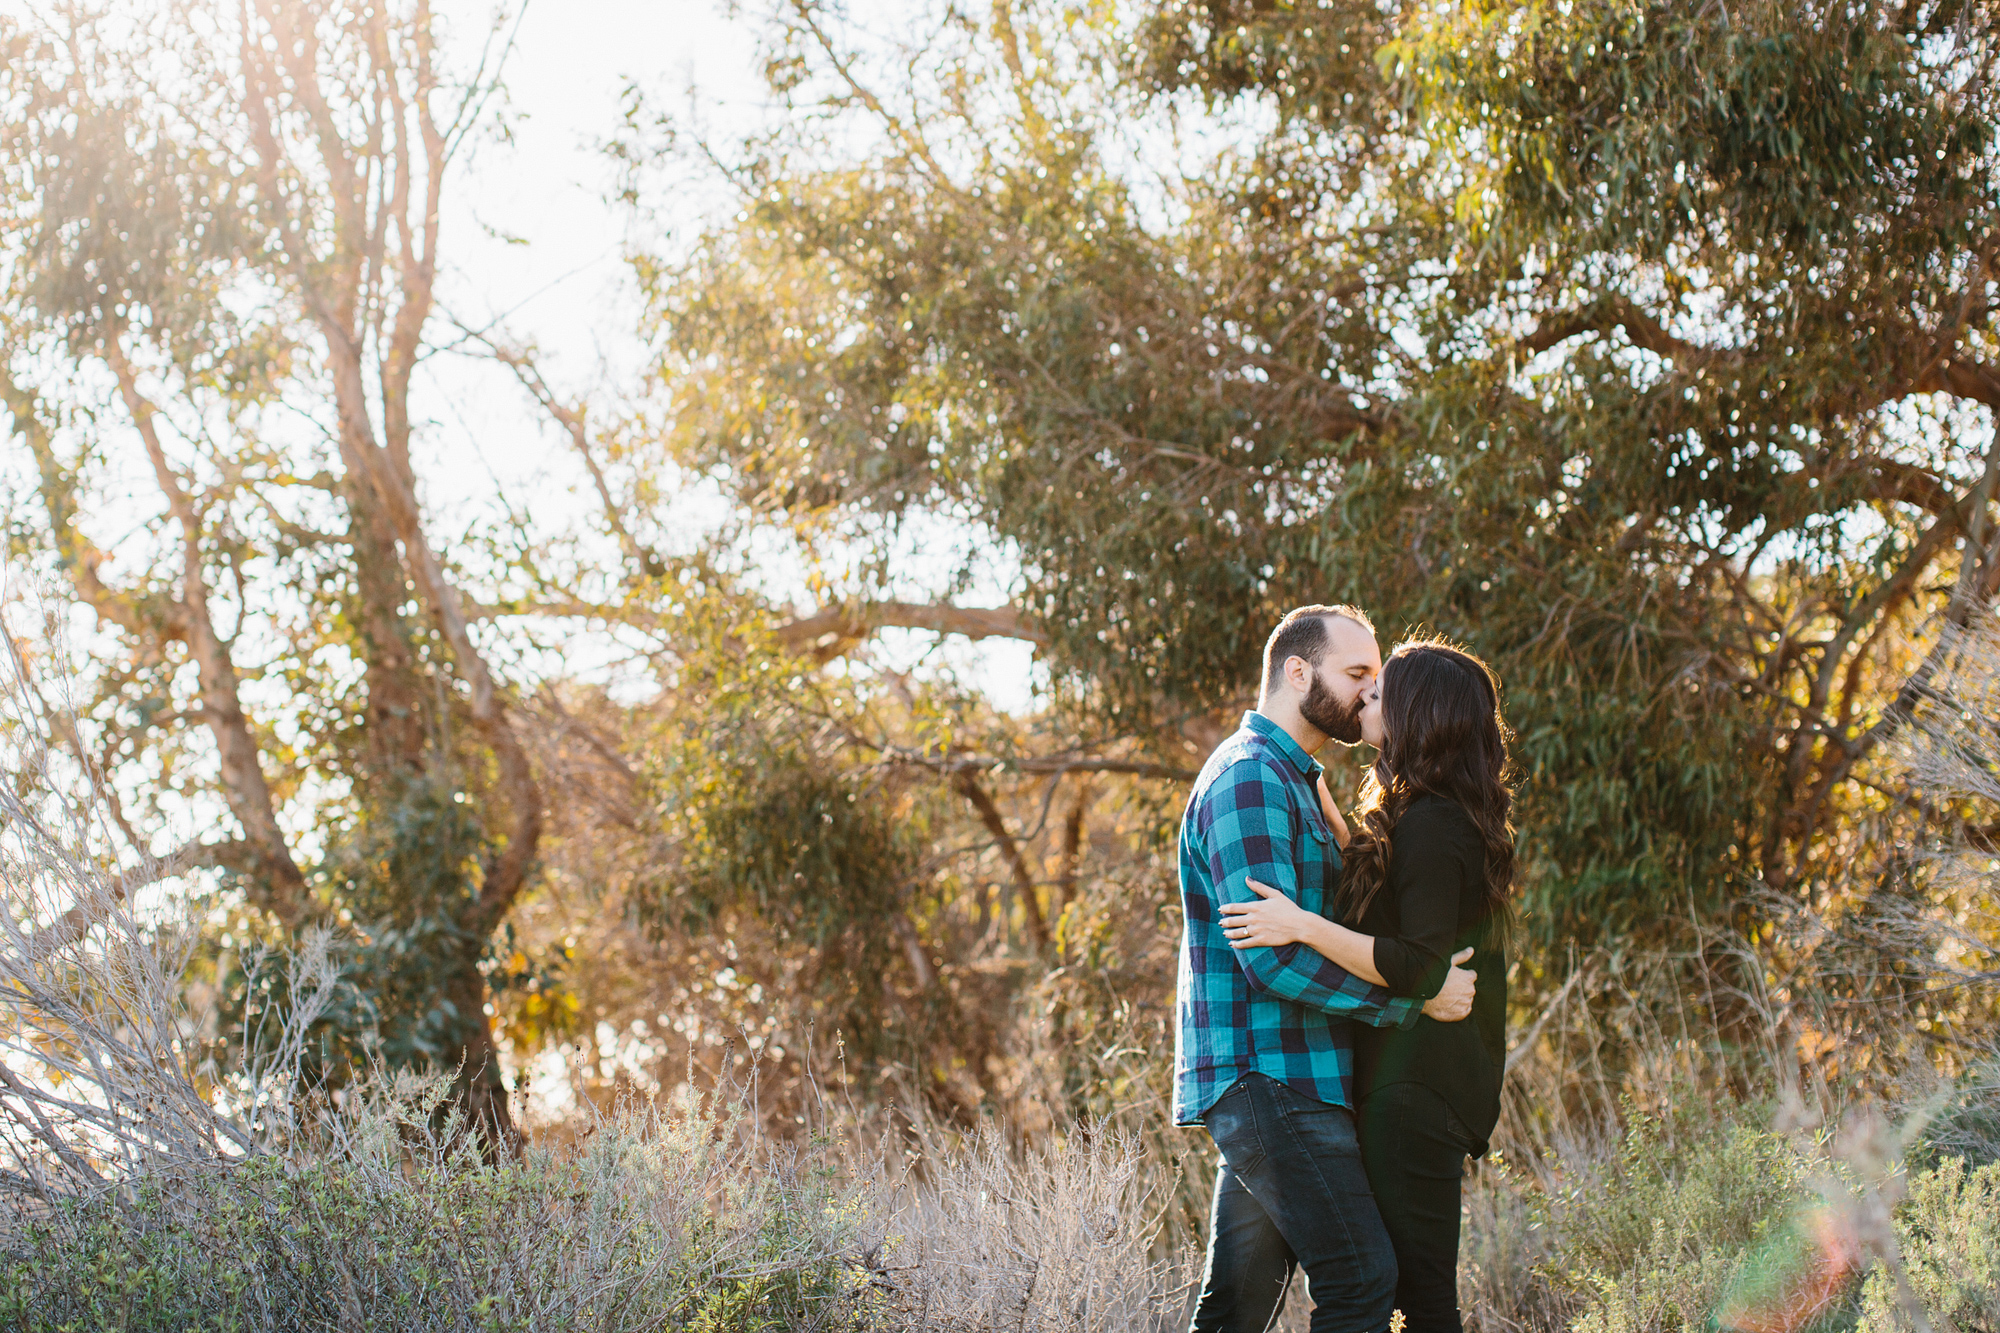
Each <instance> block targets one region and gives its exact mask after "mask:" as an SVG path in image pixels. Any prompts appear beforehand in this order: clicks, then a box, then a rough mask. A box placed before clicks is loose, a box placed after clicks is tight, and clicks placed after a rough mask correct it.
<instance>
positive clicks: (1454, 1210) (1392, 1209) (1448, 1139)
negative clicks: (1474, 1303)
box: [1361, 1083, 1476, 1333]
mask: <svg viewBox="0 0 2000 1333" xmlns="http://www.w3.org/2000/svg"><path fill="white" fill-rule="evenodd" d="M1475 1146H1476V1144H1475V1143H1474V1141H1473V1137H1472V1135H1471V1134H1470V1133H1469V1132H1467V1130H1466V1128H1465V1126H1464V1125H1463V1124H1461V1123H1460V1122H1459V1119H1458V1117H1457V1116H1456V1115H1453V1114H1452V1111H1451V1108H1450V1107H1449V1106H1447V1105H1445V1101H1444V1098H1442V1097H1440V1096H1438V1094H1437V1093H1435V1092H1432V1091H1431V1090H1430V1089H1429V1088H1427V1087H1425V1086H1424V1085H1423V1084H1421V1083H1391V1084H1389V1085H1388V1086H1387V1087H1383V1088H1377V1089H1375V1090H1373V1091H1372V1092H1370V1093H1369V1095H1368V1097H1367V1099H1366V1100H1364V1101H1363V1102H1362V1103H1361V1154H1362V1160H1363V1161H1364V1162H1365V1163H1366V1164H1367V1167H1368V1183H1369V1184H1370V1185H1371V1186H1373V1187H1374V1191H1375V1204H1376V1206H1377V1207H1378V1208H1380V1209H1381V1212H1382V1224H1383V1226H1385V1227H1386V1228H1387V1229H1388V1232H1389V1242H1390V1244H1391V1245H1393V1246H1394V1247H1395V1251H1396V1308H1397V1309H1399V1310H1401V1311H1402V1312H1403V1320H1404V1324H1403V1327H1404V1330H1405V1333H1460V1326H1459V1319H1458V1213H1459V1188H1460V1182H1461V1181H1462V1180H1463V1179H1464V1177H1465V1157H1466V1154H1467V1153H1468V1152H1470V1151H1471V1150H1472V1149H1473V1148H1474V1147H1475ZM1386 1326H1387V1325H1386V1322H1385V1324H1384V1327H1386Z"/></svg>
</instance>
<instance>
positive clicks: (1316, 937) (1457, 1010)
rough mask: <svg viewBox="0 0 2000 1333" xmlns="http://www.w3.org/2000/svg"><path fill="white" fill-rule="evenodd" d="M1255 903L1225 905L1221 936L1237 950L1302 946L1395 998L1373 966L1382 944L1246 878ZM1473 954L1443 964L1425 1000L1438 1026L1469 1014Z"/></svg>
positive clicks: (1474, 974)
mask: <svg viewBox="0 0 2000 1333" xmlns="http://www.w3.org/2000/svg"><path fill="white" fill-rule="evenodd" d="M1249 885H1250V888H1251V891H1252V892H1254V893H1255V894H1256V895H1257V899H1258V900H1257V901H1256V902H1254V903H1224V904H1223V905H1222V933H1223V934H1225V935H1227V936H1228V937H1229V942H1230V944H1231V945H1232V946H1233V947H1235V948H1238V949H1259V948H1276V947H1277V946H1279V945H1281V944H1294V943H1297V944H1304V945H1306V946H1307V947H1309V948H1311V949H1312V950H1313V951H1314V952H1315V953H1317V954H1319V955H1320V956H1321V957H1322V958H1325V959H1326V960H1327V961H1329V962H1331V963H1332V964H1333V965H1334V966H1336V967H1340V968H1344V969H1346V970H1347V971H1348V972H1350V973H1352V974H1353V975H1355V976H1357V977H1360V978H1361V979H1362V980H1363V981H1367V982H1372V983H1373V984H1375V985H1377V986H1381V987H1383V988H1384V989H1386V990H1390V991H1395V993H1397V994H1408V993H1409V992H1407V991H1396V988H1395V987H1393V986H1390V985H1389V984H1388V982H1386V981H1384V980H1383V978H1382V973H1381V972H1380V971H1379V970H1378V969H1377V967H1376V965H1375V953H1376V950H1377V949H1378V948H1380V946H1381V945H1382V944H1383V943H1384V940H1383V939H1382V938H1380V937H1378V936H1374V935H1363V934H1362V933H1361V932H1360V931H1358V930H1349V929H1348V928H1347V927H1346V926H1343V925H1341V924H1339V923H1338V922H1335V921H1329V920H1327V919H1326V918H1325V917H1323V916H1321V915H1319V914H1318V913H1317V912H1308V911H1307V910H1306V909H1305V908H1303V907H1300V906H1299V905H1298V904H1297V903H1295V902H1293V901H1292V900H1291V899H1290V898H1287V897H1286V896H1285V895H1284V894H1283V893H1281V892H1279V891H1278V890H1277V889H1274V888H1272V887H1271V886H1270V885H1268V884H1259V883H1258V882H1257V881H1256V880H1254V879H1253V880H1250V881H1249ZM1471 957H1472V950H1470V949H1461V950H1459V951H1458V952H1457V953H1456V954H1454V955H1452V958H1451V961H1450V962H1449V963H1447V964H1446V967H1445V972H1444V975H1443V977H1442V979H1441V980H1442V984H1441V985H1439V986H1437V987H1435V988H1433V989H1432V991H1431V993H1430V994H1429V995H1427V996H1426V997H1425V998H1424V1012H1425V1013H1426V1014H1428V1015H1430V1017H1432V1018H1434V1019H1436V1020H1437V1021H1438V1022H1440V1023H1456V1022H1458V1021H1459V1020H1460V1019H1462V1018H1464V1017H1465V1016H1466V1015H1467V1014H1470V1013H1471V1012H1472V992H1473V987H1474V985H1475V984H1476V982H1477V979H1478V976H1479V974H1478V973H1477V972H1472V971H1468V970H1467V969H1466V967H1465V962H1466V960H1467V959H1469V958H1471Z"/></svg>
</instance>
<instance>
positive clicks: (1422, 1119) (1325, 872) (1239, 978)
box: [1174, 606, 1514, 1333]
mask: <svg viewBox="0 0 2000 1333" xmlns="http://www.w3.org/2000/svg"><path fill="white" fill-rule="evenodd" d="M1506 735H1507V732H1506V726H1505V723H1504V722H1503V721H1502V720H1501V717H1500V696H1499V689H1498V686H1497V685H1496V683H1495V681H1494V678H1493V673H1492V672H1491V671H1490V670H1489V669H1488V668H1487V666H1486V664H1485V663H1484V662H1481V661H1480V660H1479V659H1478V658H1476V657H1474V656H1472V655H1471V654H1470V653H1466V652H1463V651H1461V650H1459V649H1457V648H1454V647H1452V646H1450V645H1448V644H1446V643H1444V642H1442V641H1441V640H1436V639H1412V640H1409V641H1406V642H1404V643H1401V644H1398V645H1397V647H1396V648H1395V650H1394V651H1393V652H1391V653H1390V654H1389V658H1388V661H1387V662H1386V663H1385V662H1384V661H1383V659H1382V653H1381V648H1380V646H1379V645H1378V644H1377V643H1376V641H1375V628H1374V626H1373V625H1372V624H1371V623H1370V622H1369V620H1368V617H1367V616H1366V615H1364V614H1362V612H1360V611H1358V610H1356V609H1355V608H1354V607H1351V606H1304V607H1300V608H1299V609H1297V610H1295V611H1292V612H1290V613H1289V614H1288V615H1286V616H1285V618H1284V619H1283V620H1282V621H1280V622H1279V623H1278V627H1277V629H1276V630H1274V631H1273V632H1272V634H1271V637H1270V640H1269V641H1268V642H1267V643H1266V644H1265V646H1264V676H1263V683H1262V685H1261V687H1260V688H1259V691H1258V698H1257V707H1256V709H1255V711H1253V712H1249V713H1245V714H1244V715H1243V726H1242V727H1241V728H1240V729H1239V730H1238V731H1237V732H1236V733H1235V734H1234V735H1232V736H1231V737H1229V739H1227V740H1225V741H1224V742H1223V743H1222V745H1221V746H1220V747H1219V748H1217V750H1216V751H1215V753H1214V754H1212V755H1210V756H1209V759H1208V762H1207V764H1205V765H1204V766H1203V768H1202V771H1201V776H1200V777H1199V778H1197V779H1196V781H1195V786H1194V793H1193V795H1192V796H1191V797H1190V798H1189V800H1188V806H1187V812H1186V814H1185V815H1184V816H1183V817H1182V821H1181V834H1180V887H1181V905H1182V908H1183V909H1184V912H1185V920H1186V929H1185V933H1184V934H1183V936H1182V941H1181V952H1180V972H1179V977H1178V980H1177V987H1176V992H1177V995H1176V1004H1175V1008H1176V1017H1177V1024H1178V1026H1177V1031H1176V1035H1175V1043H1174V1123H1175V1124H1178V1125H1189V1126H1192V1125H1200V1126H1203V1127H1205V1128H1206V1129H1207V1130H1208V1133H1209V1135H1210V1137H1211V1138H1213V1139H1214V1140H1215V1146H1216V1148H1217V1149H1218V1150H1219V1152H1220V1153H1221V1157H1222V1161H1221V1164H1220V1166H1219V1167H1218V1168H1217V1171H1216V1177H1215V1204H1214V1209H1213V1212H1212V1214H1211V1217H1210V1225H1209V1241H1208V1259H1207V1264H1206V1267H1205V1270H1204V1273H1203V1277H1202V1287H1201V1295H1200V1300H1199V1302H1198V1304H1197V1305H1196V1308H1195V1315H1194V1323H1193V1330H1194V1333H1264V1330H1266V1329H1267V1328H1268V1327H1269V1326H1270V1324H1271V1322H1272V1321H1273V1319H1274V1318H1275V1317H1276V1315H1277V1312H1278V1309H1279V1307H1280V1306H1281V1305H1282V1304H1283V1303H1284V1297H1285V1291H1286V1288H1287V1286H1288V1285H1289V1284H1290V1282H1291V1277H1292V1273H1293V1271H1294V1270H1295V1269H1298V1268H1303V1269H1304V1270H1305V1274H1306V1280H1307V1283H1308V1284H1309V1289H1310V1294H1311V1296H1312V1300H1313V1314H1312V1333H1385V1331H1386V1330H1387V1329H1388V1328H1389V1322H1390V1315H1391V1312H1392V1311H1394V1310H1401V1311H1402V1312H1403V1319H1404V1328H1405V1330H1406V1333H1459V1328H1460V1324H1459V1313H1458V1220H1459V1189H1460V1181H1461V1179H1462V1178H1463V1175H1464V1168H1465V1159H1466V1157H1467V1156H1468V1155H1470V1156H1473V1157H1478V1156H1480V1155H1482V1154H1483V1153H1485V1151H1486V1140H1487V1136H1488V1135H1489V1134H1491V1133H1492V1131H1493V1125H1494V1122H1495V1121H1496V1120H1497V1119H1498V1118H1499V1114H1500V1080H1501V1075H1502V1073H1503V1072H1504V1070H1505V1068H1506V1010H1507V954H1506V935H1507V925H1508V922H1509V918H1510V910H1509V898H1510V895H1511V891H1512V887H1513V881H1514V830H1513V828H1512V826H1511V825H1510V824H1509V823H1508V818H1507V813H1508V806H1509V801H1510V797H1509V794H1508V791H1507V788H1506V786H1505V785H1504V782H1503V775H1504V774H1505V772H1506V768H1507V748H1506ZM1328 741H1338V742H1340V743H1341V744H1343V745H1349V746H1352V745H1357V744H1360V743H1363V742H1366V743H1367V744H1368V745H1370V746H1373V747H1374V749H1375V753H1376V758H1375V762H1374V765H1373V767H1372V768H1371V769H1370V770H1369V773H1368V778H1367V780H1366V782H1365V783H1364V785H1363V787H1362V792H1361V804H1360V808H1359V810H1358V811H1357V814H1358V819H1357V827H1356V828H1355V829H1354V831H1353V833H1352V834H1351V835H1350V833H1349V831H1348V826H1347V822H1346V820H1345V819H1344V818H1343V817H1342V815H1341V812H1340V808H1339V807H1338V806H1337V805H1336V804H1335V803H1334V800H1333V797H1332V794H1331V793H1330V791H1329V790H1328V788H1327V784H1326V777H1325V773H1324V770H1322V769H1321V767H1320V766H1319V764H1318V763H1317V762H1316V761H1315V760H1314V758H1313V756H1314V754H1316V753H1317V752H1319V751H1320V749H1321V748H1322V747H1323V746H1324V745H1325V744H1326V743H1327V742H1328Z"/></svg>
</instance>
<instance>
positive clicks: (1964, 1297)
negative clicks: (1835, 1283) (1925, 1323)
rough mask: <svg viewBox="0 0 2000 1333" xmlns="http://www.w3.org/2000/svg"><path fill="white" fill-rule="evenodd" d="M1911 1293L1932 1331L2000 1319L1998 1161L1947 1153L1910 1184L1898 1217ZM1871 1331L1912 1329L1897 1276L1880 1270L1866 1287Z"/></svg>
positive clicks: (1865, 1322)
mask: <svg viewBox="0 0 2000 1333" xmlns="http://www.w3.org/2000/svg"><path fill="white" fill-rule="evenodd" d="M1896 1236H1897V1239H1898V1241H1899V1242H1900V1243H1901V1248H1902V1259H1903V1264H1904V1266H1905V1268H1906V1270H1907V1277H1908V1282H1909V1288H1910V1291H1911V1293H1912V1294H1913V1295H1914V1296H1915V1297H1916V1299H1917V1301H1918V1303H1919V1304H1920V1305H1921V1307H1922V1308H1923V1310H1924V1312H1925V1313H1926V1314H1927V1315H1928V1316H1929V1318H1930V1320H1931V1327H1933V1328H1959V1329H1977V1328H1992V1327H1994V1326H1995V1324H1996V1323H2000V1163H1996V1162H1988V1163H1987V1164H1986V1165H1985V1166H1980V1167H1974V1166H1972V1165H1970V1164H1968V1163H1967V1162H1965V1161H1964V1160H1963V1159H1960V1158H1955V1157H1954V1158H1948V1159H1946V1160H1945V1161H1943V1162H1941V1163H1939V1164H1938V1166H1937V1167H1936V1168H1935V1169H1934V1170H1931V1171H1927V1172H1925V1173H1924V1174H1923V1175H1921V1176H1919V1177H1918V1178H1917V1179H1916V1180H1915V1181H1913V1182H1912V1183H1911V1185H1910V1198H1909V1202H1908V1203H1907V1204H1906V1205H1905V1206H1904V1207H1903V1209H1902V1211H1901V1213H1900V1215H1899V1216H1898V1217H1897V1219H1896ZM1861 1320H1862V1322H1861V1326H1862V1328H1864V1329H1867V1330H1868V1331H1869V1333H1890V1330H1893V1329H1902V1328H1906V1327H1908V1320H1907V1318H1906V1317H1905V1316H1904V1314H1903V1313H1902V1310H1901V1309H1900V1306H1899V1302H1898V1299H1897V1291H1896V1280H1895V1276H1894V1275H1893V1274H1891V1273H1889V1272H1887V1271H1878V1272H1875V1273H1873V1274H1871V1275H1870V1276H1869V1278H1868V1283H1867V1286H1866V1287H1865V1288H1864V1289H1863V1292H1862V1316H1861Z"/></svg>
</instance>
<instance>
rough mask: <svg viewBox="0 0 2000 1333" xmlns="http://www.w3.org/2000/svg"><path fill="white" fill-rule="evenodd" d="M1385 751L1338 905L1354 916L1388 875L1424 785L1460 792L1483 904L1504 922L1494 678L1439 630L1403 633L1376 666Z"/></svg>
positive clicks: (1509, 830) (1505, 863) (1372, 773)
mask: <svg viewBox="0 0 2000 1333" xmlns="http://www.w3.org/2000/svg"><path fill="white" fill-rule="evenodd" d="M1381 689H1382V729H1383V732H1384V735H1383V738H1382V752H1381V754H1379V755H1377V756H1376V759H1375V764H1374V766H1373V767H1372V768H1371V769H1369V771H1368V778H1367V780H1366V781H1365V782H1364V783H1363V784H1362V787H1361V809H1360V811H1359V814H1360V825H1361V827H1360V828H1359V829H1358V830H1357V831H1356V832H1355V835H1354V841H1353V842H1352V843H1351V844H1350V845H1349V846H1348V848H1347V851H1346V853H1345V855H1344V857H1343V859H1344V860H1345V861H1346V863H1347V873H1346V874H1345V875H1344V876H1342V878H1341V882H1340V893H1339V898H1338V909H1339V911H1340V914H1341V915H1342V916H1343V917H1345V918H1346V919H1347V920H1348V921H1349V922H1357V921H1359V920H1360V919H1361V915H1362V913H1364V912H1366V911H1367V910H1368V906H1369V904H1370V903H1372V902H1374V901H1375V895H1376V894H1378V893H1380V892H1381V891H1382V886H1383V884H1384V883H1386V882H1387V880H1388V878H1389V848H1390V835H1391V834H1393V833H1394V832H1395V828H1396V821H1397V820H1399V819H1401V818H1402V817H1403V812H1404V811H1406V810H1408V809H1409V808H1410V804H1411V802H1413V801H1415V800H1416V799H1417V797H1419V796H1422V795H1425V794H1426V793H1428V794H1430V795H1433V796H1442V797H1444V798H1445V799H1446V800H1449V801H1456V802H1458V804H1459V805H1460V806H1462V807H1463V808H1464V810H1465V812H1466V813H1467V814H1468V815H1471V816H1472V822H1473V825H1474V827H1476V828H1477V829H1478V830H1479V838H1480V841H1481V842H1483V843H1484V844H1485V846H1486V906H1487V912H1488V915H1489V917H1490V918H1491V919H1492V920H1493V921H1494V922H1495V923H1496V924H1498V925H1500V926H1501V927H1502V928H1503V929H1504V928H1505V927H1506V926H1507V924H1508V923H1509V921H1510V920H1511V916H1512V914H1511V912H1510V911H1509V910H1508V903H1509V901H1510V899H1511V898H1512V896H1513V888H1514V826H1513V825H1512V824H1511V823H1509V822H1508V818H1507V815H1508V810H1509V808H1510V807H1511V806H1512V804H1513V796H1512V794H1511V793H1510V792H1509V791H1508V789H1507V782H1508V779H1509V777H1510V773H1509V767H1508V756H1507V738H1508V734H1509V733H1508V731H1507V724H1506V722H1505V721H1503V720H1502V718H1501V716H1500V687H1499V684H1498V682H1496V681H1495V680H1494V678H1493V672H1492V669H1491V668H1489V667H1488V666H1487V665H1486V663H1484V662H1482V661H1480V660H1479V659H1478V658H1477V657H1474V656H1473V655H1472V654H1471V653H1468V652H1466V651H1464V650H1463V649H1460V648H1455V647H1453V646H1452V645H1451V644H1449V643H1446V642H1445V641H1444V640H1442V639H1432V638H1426V639H1406V640H1404V641H1403V642H1402V643H1399V644H1397V645H1396V647H1395V650H1394V651H1393V652H1391V653H1390V654H1389V660H1388V661H1387V662H1386V663H1384V664H1383V666H1382V684H1381Z"/></svg>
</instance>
